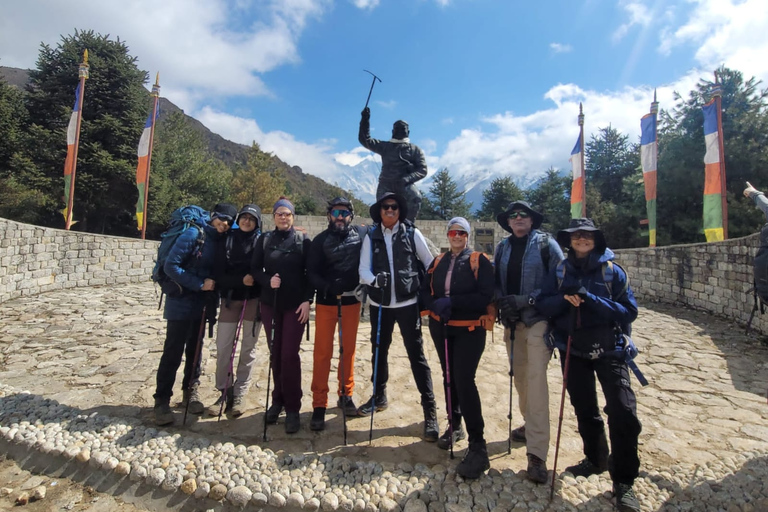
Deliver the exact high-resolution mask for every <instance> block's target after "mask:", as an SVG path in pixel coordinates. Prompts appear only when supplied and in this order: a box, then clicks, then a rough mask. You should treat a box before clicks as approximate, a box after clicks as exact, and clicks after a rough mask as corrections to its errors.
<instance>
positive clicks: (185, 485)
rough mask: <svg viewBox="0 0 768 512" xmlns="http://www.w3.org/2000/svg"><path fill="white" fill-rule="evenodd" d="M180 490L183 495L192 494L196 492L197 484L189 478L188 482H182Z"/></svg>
mask: <svg viewBox="0 0 768 512" xmlns="http://www.w3.org/2000/svg"><path fill="white" fill-rule="evenodd" d="M180 489H181V492H183V493H184V494H194V493H195V491H196V490H197V482H196V481H195V480H194V479H192V478H190V479H189V480H184V481H183V482H182V483H181V487H180ZM206 494H207V493H206Z"/></svg>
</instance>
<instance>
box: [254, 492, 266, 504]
mask: <svg viewBox="0 0 768 512" xmlns="http://www.w3.org/2000/svg"><path fill="white" fill-rule="evenodd" d="M251 501H252V502H253V503H254V504H255V505H256V506H257V507H263V506H264V505H266V504H267V503H268V502H269V500H268V499H267V495H266V494H264V493H263V492H255V493H253V496H251Z"/></svg>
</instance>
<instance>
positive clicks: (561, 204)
mask: <svg viewBox="0 0 768 512" xmlns="http://www.w3.org/2000/svg"><path fill="white" fill-rule="evenodd" d="M525 200H526V201H528V202H529V203H530V204H531V206H532V207H533V208H534V209H535V210H536V211H539V212H541V213H542V214H543V215H544V222H543V223H542V229H543V230H544V231H548V232H550V233H555V232H557V231H558V230H559V229H563V228H565V227H567V226H568V222H569V221H570V218H571V203H570V201H571V176H570V175H565V176H563V175H561V174H560V173H559V172H558V171H557V169H555V168H553V167H550V168H549V169H548V170H547V172H546V173H545V174H544V176H542V177H541V178H539V180H538V181H536V182H535V183H534V184H533V185H532V186H531V187H530V188H529V189H528V190H526V191H525Z"/></svg>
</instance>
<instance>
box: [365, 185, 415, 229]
mask: <svg viewBox="0 0 768 512" xmlns="http://www.w3.org/2000/svg"><path fill="white" fill-rule="evenodd" d="M387 199H394V200H395V201H397V206H398V207H399V211H400V216H399V219H400V220H401V221H402V220H405V219H406V218H407V217H408V203H407V202H406V201H405V198H404V197H403V196H401V195H399V194H395V193H394V192H386V193H384V194H383V195H382V196H381V197H379V199H378V200H377V201H376V202H375V203H374V204H373V205H372V206H371V209H370V210H369V213H370V214H371V220H373V222H375V223H376V224H381V203H383V202H384V201H385V200H387Z"/></svg>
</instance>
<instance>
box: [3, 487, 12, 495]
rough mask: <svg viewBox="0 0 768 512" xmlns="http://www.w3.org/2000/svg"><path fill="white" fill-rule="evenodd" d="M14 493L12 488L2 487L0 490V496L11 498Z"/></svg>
mask: <svg viewBox="0 0 768 512" xmlns="http://www.w3.org/2000/svg"><path fill="white" fill-rule="evenodd" d="M12 492H13V489H11V488H10V487H2V488H0V496H10V495H11V493H12Z"/></svg>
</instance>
